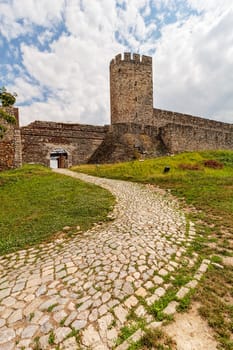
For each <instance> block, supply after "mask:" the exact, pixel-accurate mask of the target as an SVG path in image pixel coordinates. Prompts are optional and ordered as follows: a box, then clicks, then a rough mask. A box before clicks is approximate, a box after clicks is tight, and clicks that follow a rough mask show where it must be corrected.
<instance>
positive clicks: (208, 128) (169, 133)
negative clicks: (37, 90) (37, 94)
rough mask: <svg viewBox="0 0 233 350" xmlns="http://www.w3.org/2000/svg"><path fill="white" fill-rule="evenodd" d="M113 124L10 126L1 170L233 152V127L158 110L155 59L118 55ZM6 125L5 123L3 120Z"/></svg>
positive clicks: (1, 144)
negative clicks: (155, 96)
mask: <svg viewBox="0 0 233 350" xmlns="http://www.w3.org/2000/svg"><path fill="white" fill-rule="evenodd" d="M110 95H111V96H110V97H111V125H105V126H94V125H82V124H70V123H69V124H66V123H55V122H43V121H35V122H33V123H31V124H29V125H28V126H25V127H21V128H20V127H19V123H18V110H17V108H14V109H13V110H12V113H14V115H15V116H16V118H17V124H16V125H14V126H12V125H7V128H8V130H7V132H6V134H5V136H4V137H3V139H2V140H0V170H3V169H9V168H14V167H18V166H20V165H21V164H22V163H39V164H44V165H46V166H50V167H54V168H56V167H61V168H63V167H64V168H66V167H69V166H72V165H76V164H84V163H104V162H105V163H110V162H117V161H125V160H131V159H138V158H151V157H157V156H161V155H166V154H171V153H177V152H183V151H196V150H216V149H228V150H233V124H227V123H222V122H217V121H213V120H208V119H204V118H199V117H194V116H191V115H187V114H181V113H176V112H170V111H165V110H161V109H156V108H154V107H153V81H152V58H151V57H149V56H140V55H139V54H133V55H131V54H130V53H124V55H123V57H122V55H121V54H119V55H117V56H116V57H115V58H114V59H113V60H112V61H111V63H110ZM0 122H1V123H2V121H1V120H0Z"/></svg>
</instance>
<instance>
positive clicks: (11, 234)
mask: <svg viewBox="0 0 233 350" xmlns="http://www.w3.org/2000/svg"><path fill="white" fill-rule="evenodd" d="M0 198H1V200H0V254H5V253H9V252H13V251H15V250H18V249H22V248H25V247H27V246H30V245H33V244H37V243H40V242H42V241H44V240H48V239H51V238H52V237H54V235H55V234H57V233H58V232H60V234H62V233H63V235H64V234H65V235H67V234H69V233H71V232H72V230H73V231H75V230H76V231H77V228H76V227H77V226H80V229H81V230H87V229H88V228H89V227H91V226H92V225H93V223H94V222H98V221H103V220H105V219H106V216H107V213H108V211H109V210H110V208H111V206H112V205H113V203H114V198H113V196H112V195H111V194H110V193H109V192H108V191H106V190H104V189H102V188H100V187H97V186H94V185H91V184H87V183H84V182H81V181H78V180H76V179H73V178H70V177H68V176H62V175H60V174H55V173H53V172H52V171H51V170H50V169H47V168H45V167H42V166H35V165H34V166H32V165H26V166H24V167H23V168H21V169H17V170H10V171H4V172H1V173H0ZM65 226H70V230H69V233H67V232H64V231H63V232H62V229H63V227H65Z"/></svg>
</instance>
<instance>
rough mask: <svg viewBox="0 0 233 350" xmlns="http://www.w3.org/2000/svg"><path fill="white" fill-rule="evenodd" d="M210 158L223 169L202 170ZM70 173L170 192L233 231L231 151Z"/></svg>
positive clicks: (194, 153)
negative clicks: (150, 186)
mask: <svg viewBox="0 0 233 350" xmlns="http://www.w3.org/2000/svg"><path fill="white" fill-rule="evenodd" d="M209 159H214V160H217V161H218V162H221V163H222V164H224V167H223V169H212V168H208V167H205V166H204V161H206V160H209ZM183 165H184V166H189V165H197V166H198V168H199V169H200V170H185V169H182V168H181V167H182V166H183ZM165 166H169V167H170V171H169V172H168V173H167V174H163V169H164V167H165ZM72 170H75V171H79V172H84V173H88V174H91V175H96V176H101V177H109V178H114V179H122V180H130V181H136V182H142V183H151V184H155V185H158V186H160V187H162V188H166V189H170V190H171V192H172V194H174V195H176V196H178V197H181V198H185V200H186V202H187V203H188V204H192V205H194V206H195V207H196V209H198V210H203V213H204V215H205V216H206V217H208V215H211V216H215V217H217V219H218V220H217V221H216V222H217V223H218V224H219V225H221V224H224V226H225V227H227V228H228V229H230V230H232V231H233V215H232V214H233V151H213V152H210V151H209V152H190V153H182V154H178V155H176V156H170V157H161V158H157V159H148V160H145V161H143V162H140V161H132V162H126V163H117V164H104V165H83V166H78V167H73V168H72Z"/></svg>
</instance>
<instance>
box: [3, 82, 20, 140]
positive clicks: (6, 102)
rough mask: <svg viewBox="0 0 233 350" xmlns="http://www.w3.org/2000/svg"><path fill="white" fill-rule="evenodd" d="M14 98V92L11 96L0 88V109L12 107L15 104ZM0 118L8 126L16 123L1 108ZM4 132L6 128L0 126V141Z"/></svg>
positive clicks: (4, 89) (12, 117)
mask: <svg viewBox="0 0 233 350" xmlns="http://www.w3.org/2000/svg"><path fill="white" fill-rule="evenodd" d="M16 97H17V94H16V93H15V92H14V93H13V94H11V93H10V92H8V91H7V89H6V88H5V87H4V86H3V87H1V88H0V101H1V104H2V107H12V106H13V105H14V104H15V101H16ZM0 118H2V119H4V120H5V121H6V122H7V123H10V124H15V123H16V119H15V117H14V116H13V115H11V114H9V113H7V112H6V111H4V109H2V108H0ZM6 130H7V129H6V127H5V126H4V125H1V124H0V139H1V138H3V136H4V134H5V132H6Z"/></svg>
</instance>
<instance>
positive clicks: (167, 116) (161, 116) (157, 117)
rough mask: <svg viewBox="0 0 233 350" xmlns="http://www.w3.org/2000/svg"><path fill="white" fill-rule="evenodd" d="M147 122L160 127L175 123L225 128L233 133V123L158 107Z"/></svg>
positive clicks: (211, 128)
mask: <svg viewBox="0 0 233 350" xmlns="http://www.w3.org/2000/svg"><path fill="white" fill-rule="evenodd" d="M145 122H146V123H148V124H151V125H156V126H158V127H161V126H165V125H166V124H170V123H174V124H180V125H191V126H194V127H199V128H204V129H209V130H213V129H214V130H220V131H222V130H225V131H226V132H229V131H230V132H232V133H233V124H227V123H222V122H218V121H215V120H210V119H205V118H201V117H195V116H192V115H189V114H182V113H177V112H171V111H165V110H162V109H157V108H154V111H153V117H152V118H151V119H149V120H146V121H145Z"/></svg>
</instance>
